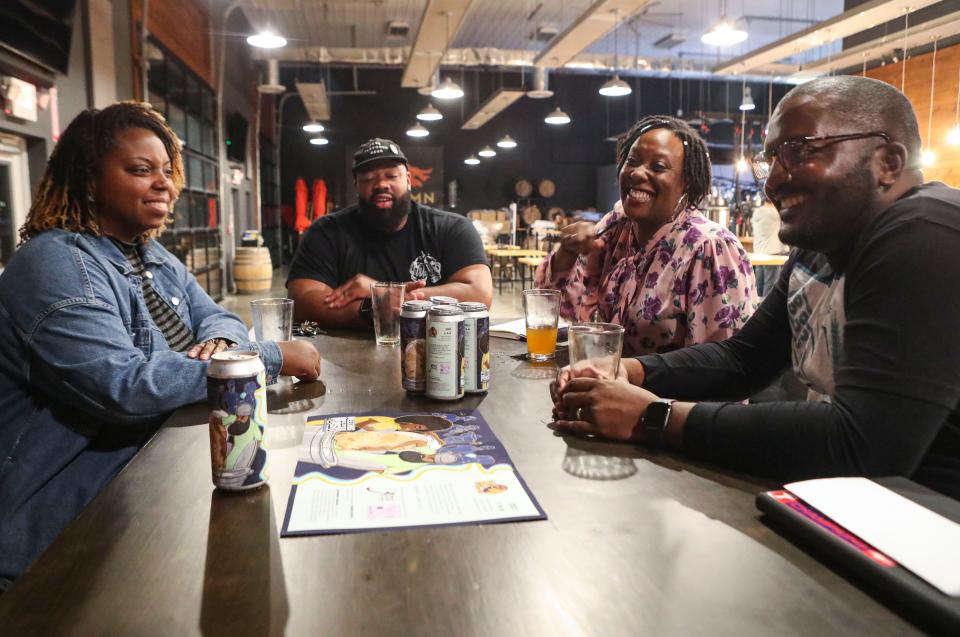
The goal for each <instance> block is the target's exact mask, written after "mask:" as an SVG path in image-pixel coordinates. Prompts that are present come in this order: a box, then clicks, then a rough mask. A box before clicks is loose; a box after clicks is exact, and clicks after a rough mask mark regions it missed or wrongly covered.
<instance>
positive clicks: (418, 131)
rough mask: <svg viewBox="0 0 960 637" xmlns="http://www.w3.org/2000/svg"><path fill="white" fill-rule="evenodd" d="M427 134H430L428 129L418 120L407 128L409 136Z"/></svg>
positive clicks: (424, 135)
mask: <svg viewBox="0 0 960 637" xmlns="http://www.w3.org/2000/svg"><path fill="white" fill-rule="evenodd" d="M429 134H430V131H428V130H427V129H426V128H424V127H423V124H421V123H420V122H417V123H416V124H414V125H413V126H411V127H410V128H409V129H407V135H409V136H410V137H426V136H427V135H429Z"/></svg>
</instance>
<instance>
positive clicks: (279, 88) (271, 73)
mask: <svg viewBox="0 0 960 637" xmlns="http://www.w3.org/2000/svg"><path fill="white" fill-rule="evenodd" d="M286 90H287V87H286V86H284V85H283V84H281V83H280V63H279V62H278V61H277V60H267V81H266V82H264V83H263V84H260V85H259V86H257V91H258V92H260V93H263V94H264V95H278V94H280V93H283V92H284V91H286Z"/></svg>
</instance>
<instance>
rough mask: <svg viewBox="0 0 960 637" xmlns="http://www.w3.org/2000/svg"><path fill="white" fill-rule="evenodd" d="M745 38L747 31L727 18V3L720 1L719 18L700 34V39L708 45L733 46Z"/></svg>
mask: <svg viewBox="0 0 960 637" xmlns="http://www.w3.org/2000/svg"><path fill="white" fill-rule="evenodd" d="M746 39H747V32H746V31H744V30H743V29H741V28H739V27H737V25H736V23H735V22H734V21H733V20H729V19H728V18H727V3H726V2H721V3H720V20H719V21H718V22H717V23H716V24H714V25H713V27H711V28H710V30H709V31H707V32H706V33H704V34H703V35H701V36H700V41H701V42H703V43H704V44H709V45H710V46H733V45H734V44H740V43H741V42H743V41H744V40H746Z"/></svg>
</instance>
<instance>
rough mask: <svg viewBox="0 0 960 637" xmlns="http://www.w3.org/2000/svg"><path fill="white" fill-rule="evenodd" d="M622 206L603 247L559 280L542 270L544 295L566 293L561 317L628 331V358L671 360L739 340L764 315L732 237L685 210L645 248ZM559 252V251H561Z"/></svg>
mask: <svg viewBox="0 0 960 637" xmlns="http://www.w3.org/2000/svg"><path fill="white" fill-rule="evenodd" d="M624 216H625V215H624V213H623V210H622V209H621V207H620V206H619V205H618V206H617V207H616V208H615V209H614V210H613V212H610V213H608V214H607V215H605V216H604V217H603V219H601V220H600V223H599V224H597V232H598V233H599V232H601V231H603V230H604V229H605V228H608V227H610V226H616V227H613V228H610V230H609V231H608V232H606V233H605V234H604V235H603V236H602V237H600V241H601V242H603V247H602V248H600V249H599V250H596V251H594V252H592V253H591V254H589V255H587V256H583V255H581V256H580V257H579V258H578V259H577V261H576V263H575V264H574V265H573V267H572V268H570V269H569V270H567V271H565V272H554V271H552V269H551V267H550V262H551V258H549V257H548V258H546V259H544V260H543V263H541V264H540V266H539V267H538V268H537V274H536V277H535V279H534V283H535V285H536V286H537V287H544V288H553V289H557V290H560V292H561V300H560V315H561V316H563V317H564V318H566V319H567V320H569V321H572V322H587V321H591V320H593V319H594V315H595V313H596V317H597V318H596V320H600V321H603V322H608V323H617V324H619V325H623V326H624V354H630V353H632V354H647V353H651V352H667V351H670V350H673V349H678V348H681V347H686V346H687V345H693V344H696V343H703V342H706V341H720V340H723V339H725V338H728V337H730V336H732V335H734V334H736V333H737V331H738V330H739V329H740V328H741V327H743V324H744V323H746V321H747V319H748V318H749V317H750V315H751V314H753V311H754V310H755V309H756V307H757V303H758V300H757V290H756V283H755V282H754V278H753V268H752V267H751V265H750V261H749V259H748V258H747V254H746V252H744V250H743V246H741V245H740V242H739V241H737V238H736V237H735V236H734V235H733V234H731V233H730V231H728V230H726V229H725V228H723V226H720V225H719V224H717V223H714V222H713V221H710V220H708V219H706V218H704V217H703V216H702V215H701V214H700V213H699V212H698V211H697V210H695V209H690V210H684V211H683V212H681V213H680V214H679V215H677V217H676V218H675V219H674V220H673V221H672V222H670V223H667V224H665V225H663V226H662V227H661V228H660V229H659V230H657V232H656V234H655V235H654V236H653V237H652V238H651V239H650V240H649V241H647V242H646V244H641V243H640V241H639V239H638V238H637V237H636V235H635V229H634V224H633V223H631V222H630V221H629V219H624ZM558 249H559V248H558Z"/></svg>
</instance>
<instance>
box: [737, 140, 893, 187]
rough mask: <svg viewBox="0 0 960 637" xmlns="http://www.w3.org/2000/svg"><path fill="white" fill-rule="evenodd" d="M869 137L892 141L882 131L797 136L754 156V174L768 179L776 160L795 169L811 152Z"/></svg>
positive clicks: (786, 168) (789, 168)
mask: <svg viewBox="0 0 960 637" xmlns="http://www.w3.org/2000/svg"><path fill="white" fill-rule="evenodd" d="M868 137H882V138H883V139H884V140H885V141H887V142H889V141H890V136H889V135H887V134H886V133H883V132H880V131H871V132H869V133H847V134H844V135H823V136H820V137H795V138H794V139H788V140H786V141H784V142H782V143H781V144H780V145H779V146H775V147H774V148H771V149H769V150H764V151H762V152H759V153H757V154H756V155H754V156H753V162H752V164H753V165H752V166H751V167H752V168H753V174H754V175H755V176H756V177H757V179H766V178H767V177H768V176H769V175H770V171H771V170H772V169H773V162H774V160H778V161H779V162H780V165H781V166H783V168H784V170H793V169H794V168H796V167H797V166H800V165H801V164H803V163H805V162H806V161H807V158H808V157H809V156H810V153H811V152H816V151H819V150H823V149H824V148H826V147H827V146H832V145H833V144H839V143H840V142H847V141H850V140H853V139H866V138H868Z"/></svg>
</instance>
